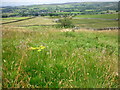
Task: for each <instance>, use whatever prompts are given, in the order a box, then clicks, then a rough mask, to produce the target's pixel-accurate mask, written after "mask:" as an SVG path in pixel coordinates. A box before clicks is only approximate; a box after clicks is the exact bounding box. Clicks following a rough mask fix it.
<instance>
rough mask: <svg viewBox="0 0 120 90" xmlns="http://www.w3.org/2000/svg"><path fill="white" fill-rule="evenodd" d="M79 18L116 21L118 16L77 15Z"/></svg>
mask: <svg viewBox="0 0 120 90" xmlns="http://www.w3.org/2000/svg"><path fill="white" fill-rule="evenodd" d="M76 17H80V18H103V19H116V18H118V14H97V15H77V16H76Z"/></svg>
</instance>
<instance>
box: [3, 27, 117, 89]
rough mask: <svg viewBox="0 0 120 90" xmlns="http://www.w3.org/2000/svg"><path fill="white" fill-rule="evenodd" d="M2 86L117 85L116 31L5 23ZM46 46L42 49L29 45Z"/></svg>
mask: <svg viewBox="0 0 120 90" xmlns="http://www.w3.org/2000/svg"><path fill="white" fill-rule="evenodd" d="M2 35H3V42H2V43H3V52H2V54H3V58H2V59H3V87H4V88H10V87H11V88H14V87H16V88H19V87H22V88H35V87H37V88H73V87H74V88H117V86H118V82H117V79H118V76H117V75H118V65H117V59H118V44H117V32H116V31H108V32H95V31H94V32H92V31H88V32H86V31H81V32H60V31H59V30H56V29H54V28H53V29H52V28H51V29H49V30H47V29H46V30H44V29H42V30H40V31H39V30H38V31H34V29H33V30H32V28H31V29H29V30H28V29H27V30H26V29H25V28H16V27H10V28H9V27H7V26H4V31H3V32H2ZM41 45H43V46H45V47H46V48H45V49H44V50H42V51H41V52H38V51H37V50H29V48H30V47H38V46H41Z"/></svg>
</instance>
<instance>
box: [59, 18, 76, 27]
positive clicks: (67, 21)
mask: <svg viewBox="0 0 120 90" xmlns="http://www.w3.org/2000/svg"><path fill="white" fill-rule="evenodd" d="M59 23H60V27H64V28H70V27H74V25H73V23H72V21H71V19H70V18H68V17H65V18H63V19H60V21H59Z"/></svg>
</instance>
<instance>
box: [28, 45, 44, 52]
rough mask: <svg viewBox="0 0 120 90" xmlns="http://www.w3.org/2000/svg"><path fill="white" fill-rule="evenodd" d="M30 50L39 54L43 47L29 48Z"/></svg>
mask: <svg viewBox="0 0 120 90" xmlns="http://www.w3.org/2000/svg"><path fill="white" fill-rule="evenodd" d="M29 49H30V50H37V51H38V52H40V51H41V50H42V49H45V46H42V45H41V46H39V47H30V48H29Z"/></svg>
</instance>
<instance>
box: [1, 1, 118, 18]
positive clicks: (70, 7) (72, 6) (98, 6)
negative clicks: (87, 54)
mask: <svg viewBox="0 0 120 90" xmlns="http://www.w3.org/2000/svg"><path fill="white" fill-rule="evenodd" d="M1 10H2V17H3V18H6V17H15V16H60V15H78V14H82V15H84V14H106V13H116V12H118V3H117V2H91V3H90V2H86V3H85V2H84V3H65V4H47V5H31V6H15V7H10V6H7V7H2V8H1Z"/></svg>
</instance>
